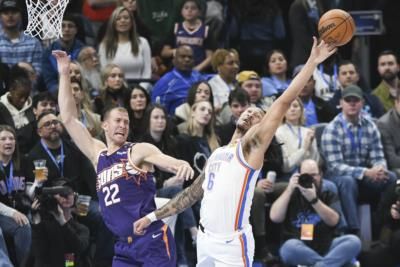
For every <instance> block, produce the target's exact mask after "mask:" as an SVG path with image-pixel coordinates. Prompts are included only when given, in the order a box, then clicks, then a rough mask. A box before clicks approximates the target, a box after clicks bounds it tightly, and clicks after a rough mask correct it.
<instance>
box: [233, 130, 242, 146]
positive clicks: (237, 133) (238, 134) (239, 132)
mask: <svg viewBox="0 0 400 267" xmlns="http://www.w3.org/2000/svg"><path fill="white" fill-rule="evenodd" d="M242 136H243V131H242V130H239V129H237V128H236V130H235V132H234V133H233V135H232V138H231V141H230V143H233V142H235V141H236V140H238V139H240V138H242Z"/></svg>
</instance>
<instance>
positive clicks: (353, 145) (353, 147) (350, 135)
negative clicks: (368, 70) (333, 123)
mask: <svg viewBox="0 0 400 267" xmlns="http://www.w3.org/2000/svg"><path fill="white" fill-rule="evenodd" d="M340 122H341V123H342V127H343V129H345V130H346V134H347V137H348V138H349V139H350V142H351V151H352V152H357V147H358V149H359V152H361V138H362V128H361V127H359V129H358V136H357V144H356V140H355V137H354V134H353V132H352V131H351V130H350V128H349V127H347V125H346V121H345V120H344V118H343V114H341V115H340Z"/></svg>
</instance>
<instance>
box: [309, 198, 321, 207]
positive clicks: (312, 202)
mask: <svg viewBox="0 0 400 267" xmlns="http://www.w3.org/2000/svg"><path fill="white" fill-rule="evenodd" d="M318 200H319V198H318V197H315V198H313V199H311V200H310V202H309V203H310V204H311V205H314V204H315V203H317V202H318Z"/></svg>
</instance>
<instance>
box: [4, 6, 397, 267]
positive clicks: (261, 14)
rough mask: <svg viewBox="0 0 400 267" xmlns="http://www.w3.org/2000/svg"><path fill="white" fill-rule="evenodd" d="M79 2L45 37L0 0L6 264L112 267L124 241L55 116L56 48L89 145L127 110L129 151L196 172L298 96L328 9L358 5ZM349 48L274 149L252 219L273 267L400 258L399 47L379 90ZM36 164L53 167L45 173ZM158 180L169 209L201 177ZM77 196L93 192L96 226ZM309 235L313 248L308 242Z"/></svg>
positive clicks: (181, 231)
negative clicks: (245, 123) (145, 149)
mask: <svg viewBox="0 0 400 267" xmlns="http://www.w3.org/2000/svg"><path fill="white" fill-rule="evenodd" d="M73 2H74V3H71V4H70V6H69V7H68V8H67V12H66V13H65V14H64V16H63V18H62V37H60V38H56V39H46V40H39V39H36V38H34V37H30V36H28V35H25V34H24V33H23V30H24V26H26V20H27V17H26V6H24V1H20V0H0V265H1V266H38V267H46V266H72V265H66V264H67V263H71V262H73V263H74V264H75V265H73V266H99V267H102V266H111V262H112V256H113V242H112V241H113V240H114V239H113V238H114V237H113V236H112V234H111V232H110V231H109V230H108V229H107V227H106V226H105V225H104V223H103V220H102V217H101V214H100V211H99V206H98V201H97V195H96V189H95V188H96V187H95V185H96V173H95V170H94V168H93V166H92V165H91V164H90V162H89V160H88V159H87V158H86V157H85V156H84V155H83V154H82V152H80V151H79V149H78V148H77V147H76V146H75V144H74V143H73V142H72V141H71V140H70V138H69V136H68V133H67V132H66V131H65V130H64V128H63V125H62V122H61V120H60V118H59V116H58V107H57V100H56V99H57V94H58V71H57V64H56V60H55V58H54V57H53V56H52V51H53V50H63V51H66V52H67V53H68V55H69V56H70V57H71V91H72V93H73V96H74V100H75V103H76V111H77V114H78V118H79V120H80V121H81V123H82V124H83V125H85V127H87V129H88V130H89V131H90V133H91V135H92V136H93V137H95V138H98V139H100V140H104V134H103V133H102V125H101V124H102V118H103V115H104V112H105V111H106V110H108V109H109V108H110V107H118V106H120V107H125V108H126V109H127V110H128V114H129V119H130V125H129V129H130V134H129V137H128V141H130V142H148V143H151V144H154V145H155V146H157V147H158V148H159V149H160V150H161V151H162V152H164V153H165V154H167V155H171V156H173V157H176V158H179V159H183V160H185V161H187V162H188V163H189V164H190V165H191V166H192V167H193V168H194V170H195V172H196V174H197V175H198V174H199V173H200V172H201V171H202V169H203V167H204V165H205V163H206V161H207V158H208V157H209V155H210V154H211V153H212V152H213V151H214V150H215V149H216V148H218V147H219V146H223V145H227V144H229V142H230V140H231V137H232V134H233V132H234V129H235V125H236V120H237V119H238V118H239V116H240V114H241V113H242V112H243V111H244V110H246V108H248V107H250V106H256V107H258V108H261V109H263V110H264V111H265V112H268V108H269V107H270V105H271V104H272V102H273V101H275V100H276V99H277V98H279V97H280V95H281V94H282V92H284V91H285V90H286V88H287V87H288V85H289V84H290V82H291V80H292V78H293V77H294V76H295V75H297V74H298V72H299V71H300V70H301V68H302V67H303V65H302V64H304V63H305V62H304V61H305V60H306V56H307V55H308V53H309V50H310V49H311V44H312V36H313V35H317V23H318V20H319V17H320V16H321V14H322V13H323V12H325V11H326V10H329V9H332V8H348V9H350V8H352V7H357V1H346V3H345V1H340V0H339V1H333V0H332V1H329V0H292V1H283V2H285V3H286V2H288V4H287V6H286V9H285V8H283V6H284V5H283V4H282V3H280V2H279V1H277V0H245V1H227V0H162V1H161V0H80V1H76V2H75V1H73ZM348 2H354V3H353V4H354V5H353V6H351V5H350V4H349V3H348ZM378 2H379V1H378ZM381 2H385V1H381ZM382 5H383V6H384V4H382ZM361 6H362V5H361ZM378 6H379V5H378ZM287 15H289V16H287ZM288 36H289V37H288ZM288 40H292V41H291V42H288ZM350 45H352V44H350ZM354 46H355V47H356V44H355V45H354ZM350 50H351V49H350ZM348 51H349V46H346V47H344V48H343V50H341V49H339V52H338V53H337V54H336V55H334V56H332V58H331V59H329V60H327V61H326V62H324V63H323V64H321V65H320V66H319V67H318V68H317V69H316V70H315V71H314V74H313V76H312V77H311V78H310V80H309V81H308V83H307V85H306V86H305V87H304V89H303V90H302V92H301V93H300V95H299V97H298V98H297V99H296V100H295V101H293V103H291V105H290V109H289V110H288V111H287V113H286V114H285V117H284V120H283V121H282V125H281V126H280V127H279V128H278V130H277V132H276V135H275V137H274V139H273V141H272V143H271V146H270V148H269V149H268V151H267V152H266V154H265V160H264V166H263V168H262V171H261V175H260V177H259V179H258V181H257V185H256V190H255V194H254V199H253V208H252V212H251V223H252V226H253V233H254V237H255V260H256V261H257V260H258V261H261V262H262V263H265V264H270V265H268V266H276V265H279V264H280V263H282V264H287V265H289V266H292V265H294V266H296V265H307V266H311V265H312V266H314V264H315V265H316V266H320V265H318V264H322V265H321V266H342V265H345V264H350V265H351V264H355V262H356V260H357V259H358V260H360V261H361V262H362V264H363V266H364V263H365V266H374V265H373V264H374V263H377V262H379V259H381V260H382V258H384V259H385V264H384V265H381V266H392V265H395V264H399V263H400V258H399V255H398V253H396V247H397V244H398V243H399V229H400V201H399V199H400V186H398V185H396V180H397V178H398V177H399V175H400V138H399V137H398V130H399V129H400V81H399V78H398V74H399V71H400V65H399V63H400V62H399V59H398V57H397V54H396V52H394V51H391V50H384V51H383V50H382V51H380V54H379V55H378V56H377V57H375V58H372V60H371V61H372V62H374V61H375V62H376V63H375V64H374V65H375V66H376V71H374V73H373V74H374V75H377V76H378V77H379V78H380V79H381V80H380V81H379V82H377V83H376V84H373V85H372V86H371V87H369V86H368V84H369V83H366V82H365V80H366V79H368V77H363V76H362V74H361V73H360V71H359V67H358V66H357V63H356V61H354V60H352V59H354V57H352V55H351V53H350V54H349V52H348ZM354 53H356V52H354ZM364 75H365V74H364ZM37 160H45V168H44V169H45V171H44V174H43V176H44V177H41V178H40V177H39V175H38V173H37V172H36V170H35V164H34V163H35V162H36V161H37ZM271 171H272V172H275V174H276V181H271V180H269V179H268V177H267V176H268V175H267V174H268V173H269V172H271ZM299 174H302V175H303V174H309V175H310V176H312V177H313V185H312V186H311V187H310V188H311V189H310V188H303V187H301V188H300V189H296V187H297V186H296V184H297V183H299V179H300V176H299ZM155 179H156V186H157V197H163V198H172V197H173V196H175V195H176V194H178V193H179V192H180V191H181V190H182V189H183V188H185V187H187V186H189V185H190V183H191V182H192V181H183V180H180V179H178V178H177V177H174V176H172V175H170V174H169V173H166V172H164V171H163V170H158V169H156V170H155ZM54 188H56V189H57V188H62V190H61V191H57V190H56V189H54ZM45 189H47V190H50V191H46V190H45ZM51 189H54V190H55V191H51ZM46 192H47V193H46ZM77 195H87V196H90V197H91V201H90V205H89V208H88V212H87V214H86V215H84V216H82V215H79V214H78V212H77V211H76V205H75V201H76V198H77V197H76V196H77ZM227 201H229V200H228V199H227ZM361 203H363V204H364V203H368V204H370V207H371V220H372V222H373V223H372V227H373V229H372V230H373V233H374V234H373V238H374V240H375V241H376V242H377V243H378V245H377V246H375V247H371V248H370V249H364V251H363V252H362V253H361V254H360V251H361V243H360V237H361V232H360V227H361V226H360V218H359V214H358V212H357V209H358V206H359V205H360V204H361ZM199 208H200V203H196V204H195V205H194V206H193V208H191V209H188V210H186V211H185V212H183V213H182V214H181V215H179V216H178V219H177V224H176V227H175V239H176V245H177V255H178V265H179V266H191V265H192V264H193V263H194V262H193V257H188V255H187V253H188V252H193V251H194V248H193V245H194V246H195V244H196V236H197V229H198V228H197V226H198V225H197V224H198V220H199ZM307 225H312V226H311V227H312V228H313V230H312V231H311V232H314V234H311V237H310V236H303V235H305V234H304V232H303V231H306V229H303V228H305V227H310V226H307ZM271 229H278V231H277V232H276V233H275V234H271ZM277 233H278V234H277ZM185 234H186V236H185ZM307 238H308V239H307ZM310 238H311V239H310ZM188 241H189V242H188ZM299 259H303V260H299ZM305 259H307V260H305ZM339 259H340V260H339ZM377 264H378V263H377ZM378 265H379V264H378ZM375 266H376V265H375Z"/></svg>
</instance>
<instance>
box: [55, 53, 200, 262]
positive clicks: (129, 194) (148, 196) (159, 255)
mask: <svg viewBox="0 0 400 267" xmlns="http://www.w3.org/2000/svg"><path fill="white" fill-rule="evenodd" d="M53 55H54V56H55V57H56V59H57V65H58V72H59V75H60V80H59V92H58V100H59V107H60V115H61V119H62V121H63V124H64V126H65V128H66V129H67V131H68V133H69V134H70V136H71V137H72V139H73V140H74V142H75V144H76V145H77V146H78V147H79V149H80V150H81V151H82V152H83V153H84V154H85V155H86V156H87V157H88V158H89V159H90V160H91V162H92V163H93V165H94V166H95V168H96V170H97V183H96V189H97V194H98V197H99V205H100V209H101V213H102V216H103V219H104V222H105V223H106V225H107V227H108V228H109V229H110V230H111V231H112V232H113V233H114V234H115V235H116V236H117V238H118V240H117V242H116V244H115V256H114V259H113V266H114V267H115V266H116V267H127V266H149V267H150V266H159V267H161V266H165V267H175V266H176V255H175V242H174V240H173V237H172V234H171V232H170V230H169V229H168V227H167V226H166V225H165V224H164V223H163V222H162V221H154V223H153V224H151V225H150V226H149V228H148V230H147V232H146V234H145V235H142V236H141V235H134V234H133V228H132V225H133V222H134V221H136V220H137V219H139V218H140V217H142V216H144V215H146V214H148V213H150V212H152V211H153V210H155V208H156V206H155V202H154V197H155V192H156V188H155V184H154V180H153V176H152V171H153V166H154V165H155V166H157V167H159V168H161V169H163V170H166V171H169V172H171V173H174V174H175V175H176V176H177V177H180V178H182V179H191V178H193V175H194V172H193V170H192V168H191V167H190V166H189V164H188V163H187V162H185V161H182V160H177V159H175V158H172V157H170V156H167V155H165V154H163V153H161V151H160V150H159V149H158V148H156V147H155V146H153V145H151V144H148V143H137V144H134V143H128V142H126V140H127V137H128V131H129V117H128V113H127V111H126V110H125V109H124V108H120V107H118V108H114V109H111V110H110V111H108V112H106V113H105V114H104V121H103V124H102V127H103V129H104V132H105V136H106V141H107V146H106V145H105V144H104V143H103V142H101V141H99V140H97V139H94V138H92V137H91V135H90V133H89V131H88V130H87V129H86V128H85V126H84V125H83V124H82V123H81V122H80V121H79V119H78V116H77V112H76V107H75V101H74V99H73V96H72V91H71V88H70V75H69V64H70V59H69V57H68V55H67V54H66V53H65V52H64V51H53Z"/></svg>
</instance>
